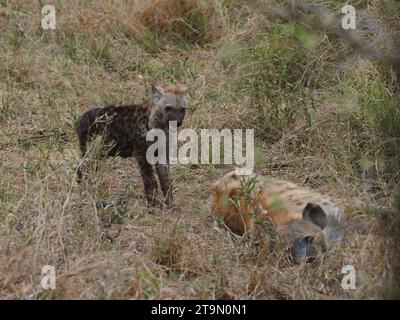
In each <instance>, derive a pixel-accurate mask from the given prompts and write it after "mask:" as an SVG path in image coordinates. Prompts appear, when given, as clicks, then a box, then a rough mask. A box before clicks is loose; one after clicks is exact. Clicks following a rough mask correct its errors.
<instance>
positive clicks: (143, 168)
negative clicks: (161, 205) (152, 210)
mask: <svg viewBox="0 0 400 320" xmlns="http://www.w3.org/2000/svg"><path fill="white" fill-rule="evenodd" d="M139 168H140V175H141V176H142V179H143V184H144V193H145V195H146V200H147V202H148V203H149V204H150V205H152V206H155V205H156V204H157V201H156V190H157V180H156V177H155V174H154V169H153V166H152V165H151V164H149V163H148V162H147V161H139Z"/></svg>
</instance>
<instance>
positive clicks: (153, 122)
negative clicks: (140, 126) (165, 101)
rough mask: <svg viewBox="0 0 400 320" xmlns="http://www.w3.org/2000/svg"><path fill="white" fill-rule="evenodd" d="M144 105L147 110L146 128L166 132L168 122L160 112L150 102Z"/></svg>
mask: <svg viewBox="0 0 400 320" xmlns="http://www.w3.org/2000/svg"><path fill="white" fill-rule="evenodd" d="M145 105H146V107H147V109H148V110H149V111H148V112H149V120H148V123H147V126H148V128H149V129H156V128H157V129H161V130H163V131H168V120H167V119H166V118H165V116H164V114H163V112H162V110H161V109H160V108H159V107H158V106H156V105H155V104H154V103H152V102H151V101H148V102H146V103H145Z"/></svg>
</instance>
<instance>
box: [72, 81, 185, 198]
mask: <svg viewBox="0 0 400 320" xmlns="http://www.w3.org/2000/svg"><path fill="white" fill-rule="evenodd" d="M187 90H188V86H187V85H184V86H183V87H177V86H175V85H168V86H157V87H156V86H154V85H152V86H151V90H150V100H148V101H147V102H145V103H144V104H142V105H123V106H106V107H103V108H94V109H91V110H89V111H86V112H85V113H83V114H82V115H81V116H80V117H79V118H78V120H77V123H76V126H75V130H76V133H77V134H78V138H79V143H80V149H81V152H82V156H84V155H85V153H86V146H87V143H88V142H89V141H90V139H91V138H93V137H94V136H98V135H102V145H103V146H104V147H105V148H106V150H105V152H106V154H107V155H108V156H115V155H119V156H121V157H124V158H127V157H134V158H136V160H137V162H138V164H139V168H140V174H141V176H142V179H143V184H144V190H145V195H146V199H147V201H148V202H149V204H152V205H154V204H156V194H155V193H156V189H157V181H156V179H155V174H154V169H153V166H152V165H151V164H150V163H149V162H148V161H147V159H146V151H147V149H148V147H149V146H150V145H151V144H152V142H150V141H146V135H147V132H148V131H149V130H151V129H161V130H163V131H164V132H165V134H166V139H167V146H166V150H167V154H166V158H167V164H156V166H155V167H156V171H157V175H158V178H159V180H160V185H161V190H162V192H163V194H164V200H165V203H166V204H167V205H170V204H171V202H172V190H171V182H170V178H169V165H168V130H169V122H170V121H176V123H177V126H178V127H179V126H181V124H182V122H183V119H184V117H185V111H186V95H187ZM77 173H78V182H79V181H81V178H82V172H81V169H80V168H79V169H78V172H77Z"/></svg>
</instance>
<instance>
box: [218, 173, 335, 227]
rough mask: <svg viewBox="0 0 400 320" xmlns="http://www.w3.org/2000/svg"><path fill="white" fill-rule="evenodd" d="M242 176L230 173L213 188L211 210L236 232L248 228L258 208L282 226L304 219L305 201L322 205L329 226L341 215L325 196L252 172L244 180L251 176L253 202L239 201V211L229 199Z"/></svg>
mask: <svg viewBox="0 0 400 320" xmlns="http://www.w3.org/2000/svg"><path fill="white" fill-rule="evenodd" d="M243 178H244V177H241V176H238V175H236V173H235V172H231V173H229V174H227V175H225V176H224V177H223V178H221V179H220V180H218V181H217V182H216V183H215V184H214V185H213V187H212V209H213V213H214V214H215V215H216V216H218V217H220V218H223V219H224V221H225V223H226V225H227V226H228V227H229V228H230V229H232V230H233V231H234V232H237V233H244V232H245V231H246V230H249V229H250V224H251V218H252V212H254V211H255V210H258V211H259V212H260V215H261V219H263V217H264V218H266V217H269V218H271V219H272V221H273V222H274V223H275V224H276V226H277V227H278V228H279V227H282V226H285V225H287V224H289V223H290V222H292V221H295V220H300V219H302V218H303V210H304V208H305V207H306V206H307V204H308V203H313V204H317V205H319V206H321V207H322V209H323V210H324V211H325V213H326V215H327V218H328V226H333V225H334V226H336V225H337V224H338V223H339V222H340V220H341V217H342V213H343V210H342V208H341V207H340V206H339V205H337V204H336V203H335V201H334V200H333V199H332V198H331V197H329V196H326V195H322V194H320V193H317V192H313V191H311V190H308V189H305V188H301V187H298V186H297V185H295V184H294V183H291V182H289V181H285V180H280V179H275V178H270V177H263V176H257V175H251V176H248V177H245V178H244V179H246V180H248V179H254V181H255V187H254V191H253V192H252V194H253V195H254V200H255V201H254V203H252V204H250V205H245V203H246V201H243V199H242V201H240V202H239V206H240V211H241V213H243V212H244V213H245V214H241V213H239V212H238V208H237V205H236V206H235V205H232V204H230V202H232V201H233V199H235V197H238V195H239V193H240V190H241V185H242V184H241V181H243Z"/></svg>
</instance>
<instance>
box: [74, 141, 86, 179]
mask: <svg viewBox="0 0 400 320" xmlns="http://www.w3.org/2000/svg"><path fill="white" fill-rule="evenodd" d="M79 147H80V151H81V157H80V159H79V163H78V168H77V169H76V182H78V184H80V183H81V182H82V166H83V159H84V157H85V154H86V141H79Z"/></svg>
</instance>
